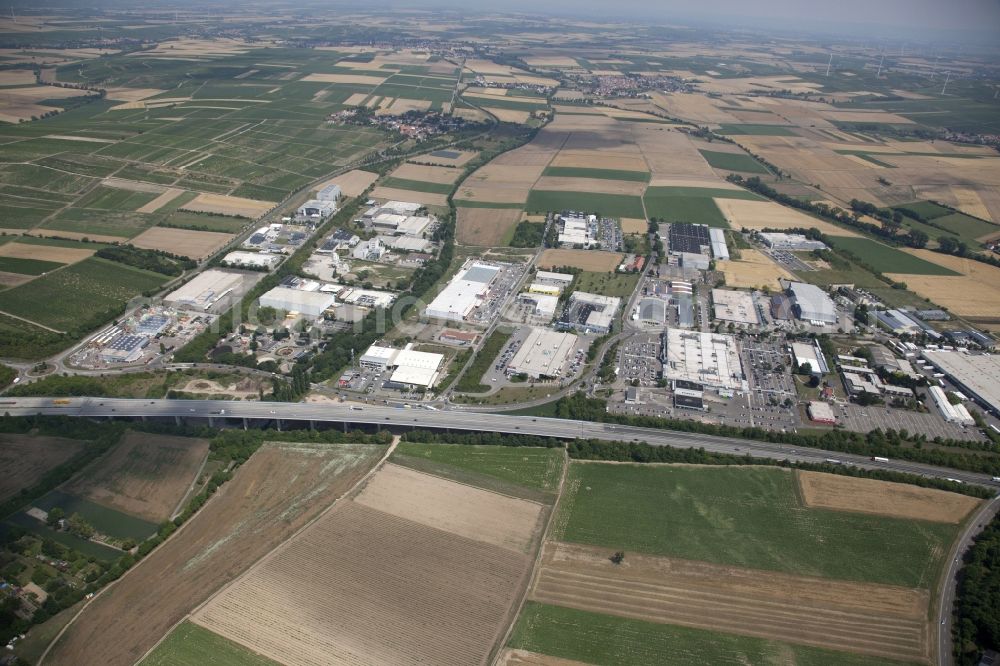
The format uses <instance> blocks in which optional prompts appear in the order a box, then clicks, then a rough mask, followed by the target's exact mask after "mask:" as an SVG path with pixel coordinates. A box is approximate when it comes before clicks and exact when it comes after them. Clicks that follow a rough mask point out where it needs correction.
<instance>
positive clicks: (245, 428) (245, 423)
mask: <svg viewBox="0 0 1000 666" xmlns="http://www.w3.org/2000/svg"><path fill="white" fill-rule="evenodd" d="M243 429H244V430H248V429H249V428H248V427H247V418H246V417H245V416H244V417H243Z"/></svg>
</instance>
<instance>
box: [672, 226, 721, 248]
mask: <svg viewBox="0 0 1000 666" xmlns="http://www.w3.org/2000/svg"><path fill="white" fill-rule="evenodd" d="M708 230H709V227H708V226H706V225H704V224H691V223H689V222H672V223H671V224H670V229H669V230H668V231H667V250H668V251H669V252H670V253H672V254H676V253H681V252H688V253H691V254H708V253H709V252H710V251H711V249H712V238H711V236H710V235H709V231H708Z"/></svg>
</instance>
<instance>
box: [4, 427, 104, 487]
mask: <svg viewBox="0 0 1000 666" xmlns="http://www.w3.org/2000/svg"><path fill="white" fill-rule="evenodd" d="M83 447H84V442H82V441H80V440H78V439H65V438H63V437H39V436H33V435H18V434H13V433H10V434H6V433H5V434H0V469H2V470H3V471H4V473H3V474H0V501H3V500H6V499H7V498H8V497H13V496H14V495H16V494H17V493H19V492H20V491H21V490H22V489H24V488H30V487H31V486H33V485H34V484H35V483H36V482H38V481H39V480H41V478H42V477H43V476H45V474H46V473H48V472H49V470H51V469H54V468H56V467H58V466H59V465H61V464H63V463H64V462H66V461H67V460H69V459H70V458H72V457H73V456H75V455H76V454H77V453H79V452H80V451H82V450H83Z"/></svg>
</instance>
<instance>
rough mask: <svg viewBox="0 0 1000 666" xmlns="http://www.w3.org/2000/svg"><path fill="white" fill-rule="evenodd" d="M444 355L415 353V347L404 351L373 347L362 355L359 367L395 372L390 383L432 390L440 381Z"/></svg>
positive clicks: (406, 348) (407, 346)
mask: <svg viewBox="0 0 1000 666" xmlns="http://www.w3.org/2000/svg"><path fill="white" fill-rule="evenodd" d="M443 360H444V355H442V354H432V353H430V352H420V351H414V350H413V345H412V344H409V345H406V347H405V348H403V349H395V348H393V347H380V346H378V345H372V346H371V347H369V348H368V350H367V351H366V352H365V353H364V354H362V355H361V358H360V359H359V365H360V366H361V367H362V368H366V369H368V370H375V371H376V372H382V371H383V370H387V369H390V370H393V373H392V376H391V377H390V378H389V381H390V382H392V383H394V384H401V385H404V386H408V387H421V388H431V387H432V386H434V383H435V382H436V381H437V379H438V374H439V373H440V368H441V361H443Z"/></svg>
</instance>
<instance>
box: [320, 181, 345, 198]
mask: <svg viewBox="0 0 1000 666" xmlns="http://www.w3.org/2000/svg"><path fill="white" fill-rule="evenodd" d="M342 196H344V193H343V191H342V190H341V189H340V185H335V184H330V185H327V186H326V187H324V188H323V189H321V190H320V191H319V192H317V193H316V198H317V199H319V200H320V201H330V202H332V203H337V202H338V201H340V198H341V197H342Z"/></svg>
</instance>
